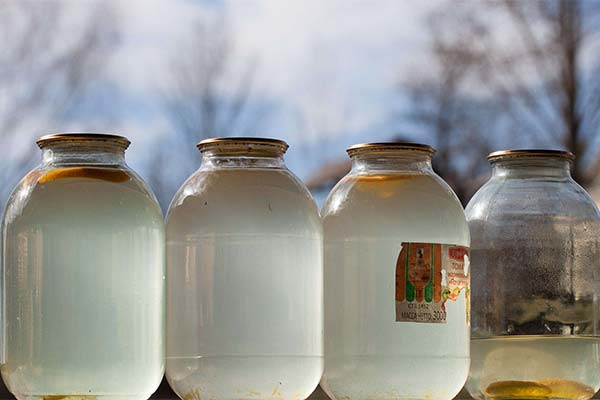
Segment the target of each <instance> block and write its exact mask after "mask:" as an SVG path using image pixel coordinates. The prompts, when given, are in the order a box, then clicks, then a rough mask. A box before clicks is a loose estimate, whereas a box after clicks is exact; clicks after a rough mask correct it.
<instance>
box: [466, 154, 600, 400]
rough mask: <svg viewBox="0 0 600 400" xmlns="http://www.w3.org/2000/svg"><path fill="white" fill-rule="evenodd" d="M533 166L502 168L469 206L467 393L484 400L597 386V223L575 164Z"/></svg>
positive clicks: (586, 391)
mask: <svg viewBox="0 0 600 400" xmlns="http://www.w3.org/2000/svg"><path fill="white" fill-rule="evenodd" d="M511 162H516V161H511ZM563 163H565V164H568V162H566V161H563ZM536 164H539V162H538V161H536V160H529V161H528V162H525V164H523V165H515V166H511V165H506V166H505V167H504V166H498V167H495V173H494V175H493V176H492V178H491V179H490V180H489V181H488V182H487V183H486V184H485V185H484V186H483V187H482V188H481V189H480V190H479V191H478V192H477V193H476V195H475V196H474V197H473V199H472V200H471V202H470V203H469V205H468V206H467V217H468V220H469V225H470V228H471V235H472V256H473V263H474V269H473V278H472V279H473V326H472V328H473V331H472V342H471V360H472V361H471V372H470V376H469V380H468V383H467V389H468V390H469V392H470V393H471V395H472V396H474V397H475V398H478V399H485V398H496V397H498V396H501V397H503V398H507V399H510V398H525V397H526V398H554V399H559V398H560V399H587V398H590V397H592V395H593V394H594V393H595V392H596V391H597V390H598V389H599V388H600V340H599V339H598V337H597V335H598V318H597V315H598V312H599V309H598V300H597V298H598V271H599V270H598V267H599V265H598V259H599V257H600V217H599V214H598V210H597V209H596V207H595V205H594V203H593V202H592V200H591V199H590V197H589V196H588V195H587V194H586V193H585V191H584V190H583V189H582V188H581V187H580V186H579V185H577V184H576V183H575V182H574V181H573V180H572V179H571V177H570V176H569V174H568V166H563V168H557V166H555V165H554V166H553V165H549V168H547V167H546V166H544V165H542V164H539V165H537V166H536Z"/></svg>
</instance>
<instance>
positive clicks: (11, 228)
mask: <svg viewBox="0 0 600 400" xmlns="http://www.w3.org/2000/svg"><path fill="white" fill-rule="evenodd" d="M25 180H33V181H35V182H32V183H33V184H32V185H31V186H30V187H31V192H30V193H26V192H25V191H24V190H21V191H19V190H17V192H16V193H15V195H21V196H29V200H28V201H27V202H26V204H25V205H24V206H23V207H21V208H20V209H19V208H18V207H9V208H8V209H7V212H6V216H5V223H6V224H7V225H6V231H5V235H6V242H5V243H6V246H5V262H6V263H5V288H6V294H7V295H6V318H7V321H8V323H7V326H6V330H5V332H6V349H5V351H6V354H5V355H6V360H5V361H6V362H5V364H3V365H2V377H3V379H4V382H5V383H6V384H7V386H8V387H9V389H10V390H11V392H13V393H14V394H15V395H16V396H17V398H18V399H34V398H43V399H58V398H61V399H62V398H69V397H74V398H75V397H76V398H79V399H81V398H86V399H93V398H105V399H113V398H114V399H117V398H118V399H146V398H148V397H149V396H150V395H151V394H152V392H153V391H154V390H156V388H157V386H158V384H159V383H160V380H161V378H162V373H163V370H164V361H163V357H164V341H163V340H164V339H163V324H164V320H163V319H164V309H163V304H164V303H163V301H164V297H163V293H164V228H163V221H162V214H161V211H160V209H159V208H158V205H157V204H156V202H155V200H154V199H153V198H152V197H151V195H150V194H149V193H148V192H147V191H146V189H145V188H142V187H140V185H139V183H137V181H136V180H134V179H132V177H131V176H130V175H129V173H128V172H126V171H124V170H120V169H112V168H96V167H81V168H80V167H73V168H61V169H54V170H44V171H33V172H32V173H30V174H29V175H28V176H27V177H26V178H25ZM7 266H10V267H7ZM12 266H16V267H14V268H13V267H12Z"/></svg>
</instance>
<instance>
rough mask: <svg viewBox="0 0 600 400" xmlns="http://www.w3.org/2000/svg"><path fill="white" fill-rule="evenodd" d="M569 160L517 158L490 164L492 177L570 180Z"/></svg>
mask: <svg viewBox="0 0 600 400" xmlns="http://www.w3.org/2000/svg"><path fill="white" fill-rule="evenodd" d="M570 167H571V164H570V162H569V160H567V159H563V158H558V157H519V158H513V159H507V160H499V161H496V162H494V163H493V164H492V175H493V176H495V177H504V178H518V179H528V178H532V179H535V178H570V177H571V168H570Z"/></svg>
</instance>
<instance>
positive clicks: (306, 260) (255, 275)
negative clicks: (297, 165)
mask: <svg viewBox="0 0 600 400" xmlns="http://www.w3.org/2000/svg"><path fill="white" fill-rule="evenodd" d="M198 147H199V149H200V151H201V152H202V165H201V166H200V169H199V170H198V171H196V172H195V173H194V174H193V175H192V176H191V177H190V178H189V179H188V180H187V181H186V182H185V184H184V185H183V186H182V187H181V189H179V192H178V193H177V194H176V195H175V198H174V199H173V202H172V203H171V207H170V210H169V213H168V217H167V281H168V288H167V379H168V380H169V383H170V384H171V387H172V388H173V390H175V392H176V393H177V394H178V395H179V396H180V397H182V398H184V399H192V400H194V399H195V400H198V399H200V398H203V399H204V398H206V399H217V400H218V399H272V398H282V399H298V400H301V399H305V398H306V397H308V396H309V395H310V394H311V392H312V391H313V390H314V389H315V387H316V386H317V385H318V383H319V379H320V378H321V374H322V371H323V349H322V348H323V344H322V341H323V332H322V328H323V276H322V275H323V268H322V256H323V254H322V228H321V222H320V220H319V213H318V209H317V206H316V205H315V203H314V201H313V199H312V197H311V196H310V194H309V192H308V190H307V189H306V187H305V186H304V185H303V184H302V183H301V182H300V181H299V180H298V178H296V177H295V176H294V175H293V174H292V173H291V172H290V171H289V170H288V169H287V168H286V166H285V164H284V161H283V154H284V153H285V151H286V149H287V147H288V146H287V144H286V143H285V142H283V141H280V140H274V139H261V138H217V139H209V140H205V141H202V142H201V143H200V144H199V145H198Z"/></svg>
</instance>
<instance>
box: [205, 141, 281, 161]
mask: <svg viewBox="0 0 600 400" xmlns="http://www.w3.org/2000/svg"><path fill="white" fill-rule="evenodd" d="M197 147H198V150H200V152H202V153H204V152H205V151H209V150H210V151H214V152H216V153H219V154H222V155H227V156H248V157H274V156H280V155H282V154H284V153H285V152H286V151H287V149H288V147H289V146H288V144H287V143H286V142H284V141H283V140H279V139H271V138H259V137H219V138H210V139H205V140H203V141H201V142H200V143H198V144H197Z"/></svg>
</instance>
